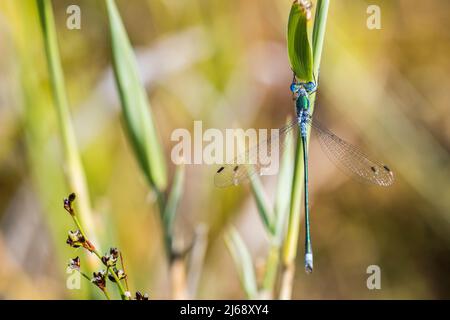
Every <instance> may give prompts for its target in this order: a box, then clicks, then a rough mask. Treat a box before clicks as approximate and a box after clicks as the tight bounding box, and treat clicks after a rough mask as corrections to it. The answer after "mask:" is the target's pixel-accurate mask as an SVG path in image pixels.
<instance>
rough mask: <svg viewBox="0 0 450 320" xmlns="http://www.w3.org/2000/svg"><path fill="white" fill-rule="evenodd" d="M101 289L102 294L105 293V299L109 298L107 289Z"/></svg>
mask: <svg viewBox="0 0 450 320" xmlns="http://www.w3.org/2000/svg"><path fill="white" fill-rule="evenodd" d="M102 291H103V294H104V295H105V297H106V299H107V300H111V297H110V295H109V293H108V290H106V289H103V290H102Z"/></svg>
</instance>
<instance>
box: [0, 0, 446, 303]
mask: <svg viewBox="0 0 450 320" xmlns="http://www.w3.org/2000/svg"><path fill="white" fill-rule="evenodd" d="M291 3H292V1H291V0H280V1H270V0H246V1H238V0H228V1H223V0H207V1H206V0H184V1H175V0H147V1H145V0H139V1H125V0H117V5H118V8H119V10H120V13H121V16H122V18H123V21H124V24H125V27H126V29H127V32H128V35H129V37H130V40H131V43H132V45H133V47H134V48H135V53H136V55H137V61H138V65H139V70H140V73H141V76H142V81H143V83H144V84H145V87H146V89H147V93H148V97H149V100H150V103H151V107H152V110H153V114H154V116H155V122H156V126H157V129H158V132H159V136H160V141H161V143H162V145H163V148H164V152H165V155H166V159H167V161H168V168H169V172H170V176H172V175H173V172H174V165H173V164H172V163H171V162H170V151H171V148H172V147H173V145H174V142H171V140H170V135H171V132H172V131H173V130H174V129H176V128H187V129H188V130H192V129H193V122H194V121H196V120H201V121H203V127H204V129H206V128H219V129H225V128H232V127H242V128H250V127H254V128H276V127H280V126H281V125H282V124H283V123H284V122H285V121H286V117H287V116H289V115H291V116H292V115H293V112H294V110H293V105H292V98H291V94H290V91H289V85H290V81H291V71H290V68H289V62H288V58H287V53H286V39H285V37H286V25H287V19H288V14H289V10H290V5H291ZM71 4H77V5H78V6H79V7H80V8H81V19H82V20H81V21H82V22H81V23H82V24H81V29H80V30H69V29H67V28H66V19H67V14H66V8H67V7H68V6H69V5H71ZM370 4H377V5H379V6H380V8H381V23H382V28H381V30H369V29H368V28H367V26H366V20H367V18H368V14H367V13H366V10H367V7H368V6H369V5H370ZM53 9H54V14H55V19H56V30H57V35H58V41H59V48H60V53H61V58H62V66H63V70H64V75H65V78H66V90H67V93H68V98H69V104H70V107H71V115H72V119H73V123H74V126H75V131H76V137H77V141H78V144H79V147H80V150H81V154H82V160H83V165H84V168H85V171H86V176H87V180H88V185H89V190H90V195H91V198H92V203H93V208H94V212H95V213H94V217H95V229H96V231H97V235H98V237H99V239H98V241H99V246H100V247H101V248H102V251H104V252H106V251H107V248H108V247H110V246H117V247H119V248H120V249H121V250H122V252H123V254H124V258H125V261H126V268H127V273H128V275H129V279H128V282H129V285H130V288H133V290H140V291H145V292H148V293H149V294H150V297H151V298H169V297H170V285H169V284H168V282H169V276H168V272H167V261H166V258H165V257H164V249H163V242H162V234H161V229H160V222H159V217H158V215H157V214H156V212H155V210H154V206H153V204H152V202H153V200H152V199H153V196H152V194H151V193H150V192H149V188H148V186H147V184H146V182H145V180H144V178H143V175H142V173H141V172H140V170H139V167H138V165H137V162H136V160H135V158H134V155H133V153H132V149H131V148H130V145H129V143H128V141H127V139H126V135H125V133H124V130H123V121H122V118H121V109H120V102H119V99H118V94H117V91H116V88H115V85H114V78H113V73H112V65H111V45H110V39H109V35H108V21H107V15H106V9H105V4H104V1H101V0H96V1H87V0H84V1H80V0H71V1H68V0H67V1H66V0H58V1H53ZM449 12H450V2H448V1H446V0H433V1H420V0H395V1H361V0H360V1H354V0H353V1H350V0H340V1H332V2H331V4H330V11H329V14H328V25H327V31H326V35H325V44H324V51H323V58H322V64H321V69H320V87H319V93H318V100H317V104H316V108H315V114H316V116H317V117H318V118H319V119H320V120H321V122H323V123H326V124H327V125H328V126H329V127H330V128H331V129H332V130H333V131H335V132H337V133H338V134H339V135H340V136H342V137H343V138H345V139H347V140H349V141H351V142H352V143H354V144H357V145H360V146H361V147H362V148H363V149H364V150H367V151H368V152H369V153H371V154H374V155H376V156H377V157H378V158H381V159H384V161H385V162H386V163H388V164H389V165H390V167H391V169H392V170H393V171H394V172H395V174H396V183H395V184H394V185H393V186H392V187H390V188H377V187H371V186H365V185H361V184H359V183H358V182H356V181H354V180H352V179H350V178H348V177H346V176H345V175H343V174H341V173H340V172H339V170H338V169H336V168H335V167H334V166H333V164H332V163H331V162H330V161H329V160H328V158H327V157H326V156H325V155H324V153H322V152H321V150H320V146H319V144H318V143H317V141H315V140H314V139H313V140H312V144H311V149H310V151H311V156H310V170H311V173H310V188H311V210H312V226H311V227H312V237H313V246H314V251H315V270H314V272H313V273H312V274H311V275H307V274H305V273H304V271H303V246H302V239H303V234H301V236H300V242H299V252H298V257H297V272H296V275H295V283H294V291H293V298H296V299H323V298H325V299H338V298H349V299H359V298H363V299H385V298H394V299H405V298H420V299H430V298H449V297H450V277H448V270H449V269H450V182H449V181H450V166H449V160H450V156H449V150H450V117H449V112H450V109H449V101H450V90H449V89H448V88H449V86H450V77H449V74H450V59H449V56H450V55H449V54H450V19H449ZM0 57H1V59H0V298H4V299H26V298H31V299H36V298H41V299H47V298H57V299H70V298H89V297H91V296H90V295H89V293H88V292H86V291H85V290H68V289H67V288H66V280H67V277H68V275H67V273H66V265H67V261H68V259H69V258H73V257H74V256H76V255H77V254H78V255H80V256H81V257H82V260H83V259H86V255H85V254H84V253H82V252H81V250H78V251H77V252H74V249H73V248H70V247H69V246H67V245H66V244H65V240H66V237H67V232H68V230H70V229H73V228H74V226H73V225H72V221H71V219H70V217H69V216H68V214H67V213H66V212H65V211H64V209H63V207H62V199H63V198H64V197H65V196H67V194H69V193H70V192H71V190H69V188H68V187H67V184H66V180H65V163H64V156H63V151H62V147H61V141H60V137H59V128H58V122H57V117H56V111H55V107H54V105H53V101H52V98H51V91H50V85H49V78H48V72H47V64H46V60H45V54H44V47H43V41H42V35H41V31H40V26H39V17H38V13H37V9H36V4H35V2H34V1H29V0H3V1H1V3H0ZM24 61H25V62H27V63H28V65H27V68H28V69H25V70H28V71H27V72H26V73H25V74H24V73H23V70H24V63H25V62H24ZM24 77H25V78H27V79H28V81H27V83H33V84H34V86H33V87H32V88H27V87H26V86H24ZM25 105H28V106H30V105H31V106H32V107H31V108H30V107H25ZM214 169H215V168H214V167H212V166H207V165H188V166H186V180H185V183H184V194H183V198H182V202H181V206H180V208H179V211H178V215H177V220H176V238H177V242H178V243H189V241H190V240H191V239H192V237H193V234H194V232H195V230H198V228H199V226H204V227H205V228H206V229H207V230H208V235H207V247H206V255H205V259H204V265H203V266H202V268H199V269H198V274H197V275H196V276H197V278H198V287H197V288H196V289H195V290H194V291H195V294H194V295H193V297H194V298H201V299H236V298H244V297H245V296H244V293H243V290H242V289H241V287H240V283H239V279H238V275H237V272H236V268H235V266H234V263H233V260H232V258H231V256H230V253H229V252H228V250H227V248H226V246H225V244H224V240H223V236H224V231H225V230H226V228H227V227H229V226H230V225H234V226H235V227H236V228H237V229H238V230H239V232H240V234H241V235H242V237H243V239H244V241H245V243H246V244H247V245H248V247H249V250H250V252H251V254H252V257H253V260H254V262H255V266H256V271H257V272H256V274H257V276H259V275H260V273H261V272H260V271H261V269H262V267H263V264H262V262H263V261H264V258H265V256H266V254H267V247H268V239H267V236H266V235H265V233H264V229H263V226H262V223H261V221H260V218H259V216H258V214H257V210H256V206H255V203H254V199H253V197H252V195H251V192H249V188H248V186H242V187H236V188H230V189H225V190H223V189H217V188H215V187H214V184H213V175H214V172H215V170H214ZM262 181H263V182H264V187H265V190H266V192H267V194H268V195H269V198H271V201H273V194H274V188H275V186H276V177H267V178H263V180H262ZM302 230H303V226H302ZM369 265H378V266H380V268H381V274H382V278H381V279H382V280H381V285H382V288H381V290H368V289H367V287H366V280H367V277H368V274H367V273H366V269H367V267H368V266H369ZM87 285H88V284H87V283H86V282H82V286H87Z"/></svg>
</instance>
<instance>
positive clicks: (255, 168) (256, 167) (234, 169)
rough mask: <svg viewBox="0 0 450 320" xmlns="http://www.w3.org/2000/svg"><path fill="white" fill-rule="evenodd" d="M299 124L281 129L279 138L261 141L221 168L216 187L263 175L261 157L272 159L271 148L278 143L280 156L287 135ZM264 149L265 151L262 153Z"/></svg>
mask: <svg viewBox="0 0 450 320" xmlns="http://www.w3.org/2000/svg"><path fill="white" fill-rule="evenodd" d="M297 124H298V120H294V121H292V122H291V123H289V124H287V125H286V126H284V127H282V128H280V129H279V135H278V138H274V139H271V137H269V138H268V139H265V140H263V141H259V142H258V144H257V145H255V146H251V147H250V148H249V149H248V150H247V151H245V152H243V153H241V154H239V155H238V156H237V157H235V158H234V160H233V162H232V163H229V164H224V165H222V166H220V167H219V169H218V170H217V172H216V174H215V176H214V184H215V185H216V187H220V188H225V187H229V186H232V185H239V184H241V183H243V182H246V181H248V180H249V179H251V177H252V176H253V175H255V174H261V169H262V168H264V167H265V166H264V165H263V164H262V163H261V156H260V155H261V154H264V156H265V154H267V157H270V156H271V146H272V144H273V143H276V142H278V148H279V154H281V151H282V150H283V149H284V146H285V142H286V141H287V139H285V138H286V135H287V133H288V132H290V131H291V130H292V129H295V128H296V127H297ZM263 148H265V150H264V152H263V153H261V150H262V149H263ZM266 150H267V151H266ZM277 160H278V159H277Z"/></svg>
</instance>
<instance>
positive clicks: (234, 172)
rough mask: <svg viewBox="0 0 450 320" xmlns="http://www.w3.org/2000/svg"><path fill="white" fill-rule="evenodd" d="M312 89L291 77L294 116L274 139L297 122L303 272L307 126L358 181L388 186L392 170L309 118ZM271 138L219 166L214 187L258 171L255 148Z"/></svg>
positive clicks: (308, 263)
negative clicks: (301, 166) (301, 179)
mask: <svg viewBox="0 0 450 320" xmlns="http://www.w3.org/2000/svg"><path fill="white" fill-rule="evenodd" d="M316 89H317V86H316V83H315V82H297V80H296V77H295V76H294V80H293V82H292V84H291V91H292V93H293V94H294V99H295V108H296V115H297V117H296V119H295V120H294V121H293V122H291V123H289V124H288V125H286V126H285V127H283V128H281V129H279V137H278V139H279V141H277V142H279V146H280V148H282V147H283V146H284V144H283V143H282V141H284V138H285V137H286V135H287V134H288V133H289V132H291V131H292V129H295V128H296V127H297V126H298V127H299V129H300V138H301V140H302V149H303V150H302V151H303V163H304V193H305V194H304V203H305V269H306V271H307V272H311V271H312V270H313V253H312V246H311V235H310V230H309V229H310V228H309V220H310V218H309V203H308V149H307V134H308V128H309V127H310V128H312V129H313V130H312V131H313V132H315V133H316V134H317V137H318V139H319V142H320V145H321V146H322V149H323V150H324V152H325V154H326V155H327V156H328V157H329V158H330V160H332V161H333V162H334V163H335V164H336V165H337V167H338V168H340V169H341V170H342V171H343V172H344V173H346V174H348V175H350V176H352V177H354V178H357V179H358V180H360V181H363V182H369V183H372V184H375V185H379V186H383V187H386V186H390V185H391V184H392V183H393V182H394V174H393V172H392V171H391V170H390V169H389V167H388V166H386V165H385V164H383V163H382V162H379V161H375V160H373V159H370V158H369V157H368V156H367V155H366V154H364V152H362V151H361V150H360V149H359V148H357V147H355V146H353V145H351V144H350V143H348V142H346V141H345V140H343V139H341V138H339V137H338V136H337V135H335V134H334V133H333V132H331V131H330V130H328V129H327V128H326V127H324V126H323V125H321V124H320V123H319V122H318V121H317V120H315V119H313V118H312V116H311V108H310V99H309V96H310V95H311V94H312V93H314V92H315V91H316ZM274 142H275V141H274V140H271V139H268V140H265V141H260V142H259V143H258V145H256V146H254V147H251V148H249V149H248V150H247V151H246V152H245V153H243V154H242V155H240V156H238V157H237V158H241V159H246V160H247V161H248V162H247V163H241V162H242V161H233V163H231V164H226V165H223V166H221V167H220V168H219V169H218V170H217V172H216V175H215V177H214V183H215V185H216V186H218V187H228V186H231V185H237V184H240V183H242V182H243V181H245V180H247V179H249V178H251V177H252V176H253V175H254V174H260V173H261V169H262V168H263V165H262V164H261V163H260V161H259V157H258V154H259V149H260V148H261V146H262V145H263V144H264V145H265V146H264V148H265V150H270V148H269V147H268V145H270V144H272V143H274ZM237 158H236V159H237ZM236 159H235V160H236Z"/></svg>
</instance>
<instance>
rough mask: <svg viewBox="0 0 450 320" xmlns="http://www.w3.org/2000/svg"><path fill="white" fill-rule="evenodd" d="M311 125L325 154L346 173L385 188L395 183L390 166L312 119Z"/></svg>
mask: <svg viewBox="0 0 450 320" xmlns="http://www.w3.org/2000/svg"><path fill="white" fill-rule="evenodd" d="M309 124H310V125H311V127H312V128H314V132H315V133H316V134H317V136H318V138H319V142H320V145H321V147H322V149H323V150H324V152H325V154H326V155H327V156H328V158H329V159H330V160H331V161H332V162H333V163H334V164H335V165H336V166H337V167H338V168H339V169H341V170H342V171H343V172H344V173H346V174H347V175H349V176H351V177H353V178H356V179H357V180H359V181H361V182H369V183H373V184H375V185H379V186H383V187H387V186H390V185H392V184H393V183H394V173H393V172H392V171H391V170H390V169H389V167H388V166H386V165H385V164H383V163H381V162H379V161H376V160H373V159H370V158H369V157H368V156H367V155H366V154H365V153H364V152H362V151H361V150H360V149H359V148H357V147H356V146H354V145H351V144H350V143H348V142H346V141H345V140H343V139H341V138H339V137H338V136H337V135H335V134H334V133H333V132H331V131H330V130H329V129H327V128H325V127H324V126H323V125H321V124H320V123H319V122H318V121H317V120H315V119H312V118H310V119H309Z"/></svg>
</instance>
